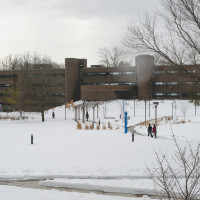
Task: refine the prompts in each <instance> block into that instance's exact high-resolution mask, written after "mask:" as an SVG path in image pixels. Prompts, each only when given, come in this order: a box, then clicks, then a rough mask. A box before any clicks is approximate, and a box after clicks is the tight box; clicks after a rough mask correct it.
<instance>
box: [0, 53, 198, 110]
mask: <svg viewBox="0 0 200 200" xmlns="http://www.w3.org/2000/svg"><path fill="white" fill-rule="evenodd" d="M135 63H136V64H135V66H133V67H130V66H123V67H104V66H101V65H92V66H91V67H87V60H86V59H77V58H66V59H65V69H52V68H49V69H48V66H45V65H38V66H34V67H33V68H32V69H29V70H28V71H27V70H16V71H12V70H9V71H0V105H2V106H3V108H4V110H8V108H9V107H10V105H8V102H6V99H5V93H6V92H8V91H11V90H12V88H13V87H14V86H15V85H16V83H17V82H18V81H19V80H21V79H22V77H23V76H24V75H25V74H27V73H28V74H29V76H30V77H32V78H34V79H35V81H36V82H37V79H38V78H40V76H41V74H42V73H43V72H44V70H45V73H46V77H47V78H48V84H49V87H52V88H54V90H52V92H51V93H49V97H50V98H51V99H52V102H53V104H52V105H51V106H50V107H55V106H59V105H63V104H64V103H65V102H66V101H67V102H69V101H71V100H74V101H77V100H80V99H85V100H87V101H105V100H113V99H139V100H143V99H197V98H198V97H200V65H183V66H156V65H154V57H153V56H150V55H140V56H137V57H136V59H135Z"/></svg>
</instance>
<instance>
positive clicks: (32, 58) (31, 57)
mask: <svg viewBox="0 0 200 200" xmlns="http://www.w3.org/2000/svg"><path fill="white" fill-rule="evenodd" d="M44 63H45V64H48V65H51V66H52V68H54V69H57V68H63V65H62V64H58V63H56V62H53V61H52V59H51V58H50V57H49V56H41V55H39V54H38V53H36V52H34V53H30V52H25V53H22V54H13V55H12V54H9V55H8V56H6V57H5V58H3V59H2V61H1V68H2V69H3V70H13V71H15V70H28V69H32V68H33V67H34V66H35V65H39V64H44Z"/></svg>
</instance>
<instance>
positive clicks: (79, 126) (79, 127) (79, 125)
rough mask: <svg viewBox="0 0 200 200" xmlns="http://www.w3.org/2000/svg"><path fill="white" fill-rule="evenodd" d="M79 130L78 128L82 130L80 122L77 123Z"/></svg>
mask: <svg viewBox="0 0 200 200" xmlns="http://www.w3.org/2000/svg"><path fill="white" fill-rule="evenodd" d="M77 128H78V129H82V124H81V122H79V121H78V122H77Z"/></svg>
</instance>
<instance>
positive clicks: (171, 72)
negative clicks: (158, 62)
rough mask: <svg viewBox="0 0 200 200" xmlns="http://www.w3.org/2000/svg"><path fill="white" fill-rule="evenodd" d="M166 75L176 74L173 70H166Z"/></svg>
mask: <svg viewBox="0 0 200 200" xmlns="http://www.w3.org/2000/svg"><path fill="white" fill-rule="evenodd" d="M167 73H168V74H176V73H177V71H174V70H168V71H167Z"/></svg>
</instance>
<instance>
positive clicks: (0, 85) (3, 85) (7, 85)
mask: <svg viewBox="0 0 200 200" xmlns="http://www.w3.org/2000/svg"><path fill="white" fill-rule="evenodd" d="M0 87H11V84H0Z"/></svg>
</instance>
